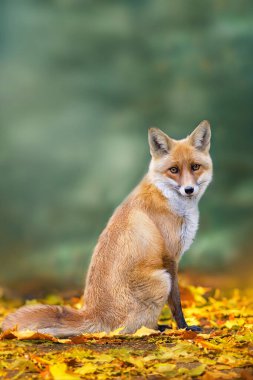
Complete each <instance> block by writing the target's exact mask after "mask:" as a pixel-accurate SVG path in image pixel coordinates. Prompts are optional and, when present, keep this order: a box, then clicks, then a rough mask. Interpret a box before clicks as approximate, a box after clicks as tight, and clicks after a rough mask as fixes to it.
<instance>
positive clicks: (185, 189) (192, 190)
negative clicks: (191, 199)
mask: <svg viewBox="0 0 253 380" xmlns="http://www.w3.org/2000/svg"><path fill="white" fill-rule="evenodd" d="M184 191H185V192H186V194H188V195H190V194H192V193H193V192H194V188H193V187H192V186H186V187H185V188H184Z"/></svg>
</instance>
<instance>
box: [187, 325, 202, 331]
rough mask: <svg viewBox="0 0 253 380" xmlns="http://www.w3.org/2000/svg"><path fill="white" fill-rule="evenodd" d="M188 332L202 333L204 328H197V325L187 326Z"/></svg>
mask: <svg viewBox="0 0 253 380" xmlns="http://www.w3.org/2000/svg"><path fill="white" fill-rule="evenodd" d="M185 329H186V330H188V331H189V330H190V331H202V328H201V327H199V326H195V325H192V326H186V328H185Z"/></svg>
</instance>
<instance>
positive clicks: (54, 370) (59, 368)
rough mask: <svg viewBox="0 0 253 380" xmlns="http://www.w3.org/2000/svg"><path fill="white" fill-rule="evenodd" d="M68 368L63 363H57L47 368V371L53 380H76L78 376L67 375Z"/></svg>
mask: <svg viewBox="0 0 253 380" xmlns="http://www.w3.org/2000/svg"><path fill="white" fill-rule="evenodd" d="M67 369H68V367H67V364H65V363H58V364H53V365H50V366H49V371H50V373H51V375H52V377H53V379H54V380H77V379H80V377H79V376H77V375H74V374H70V373H67V372H66V371H67Z"/></svg>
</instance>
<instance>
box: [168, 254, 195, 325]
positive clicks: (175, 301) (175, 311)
mask: <svg viewBox="0 0 253 380" xmlns="http://www.w3.org/2000/svg"><path fill="white" fill-rule="evenodd" d="M166 269H167V271H168V273H169V274H170V276H171V291H170V294H169V298H168V304H169V307H170V309H171V312H172V315H173V318H174V319H175V321H176V323H177V327H178V328H179V329H186V330H191V331H201V328H200V327H199V326H195V325H193V326H189V325H187V323H186V321H185V318H184V314H183V310H182V305H181V299H180V292H179V286H178V276H177V263H176V262H175V261H173V260H168V262H167V265H166Z"/></svg>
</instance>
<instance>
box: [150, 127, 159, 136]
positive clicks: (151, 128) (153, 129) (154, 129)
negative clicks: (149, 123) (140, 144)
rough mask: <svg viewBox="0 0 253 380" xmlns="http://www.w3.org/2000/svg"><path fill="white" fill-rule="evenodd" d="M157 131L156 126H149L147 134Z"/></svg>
mask: <svg viewBox="0 0 253 380" xmlns="http://www.w3.org/2000/svg"><path fill="white" fill-rule="evenodd" d="M158 131H159V129H158V128H156V127H150V128H149V129H148V134H149V135H150V134H152V133H156V132H158Z"/></svg>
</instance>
